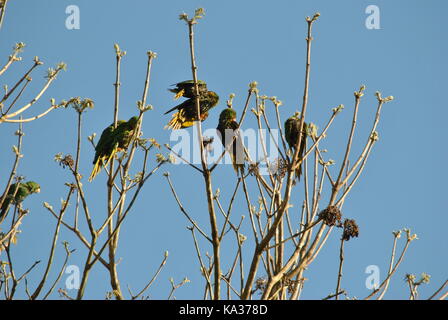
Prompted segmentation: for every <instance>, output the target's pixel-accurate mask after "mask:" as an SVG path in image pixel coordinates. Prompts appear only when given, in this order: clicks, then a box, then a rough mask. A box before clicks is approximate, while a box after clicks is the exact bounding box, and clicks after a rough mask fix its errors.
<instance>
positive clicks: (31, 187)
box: [0, 181, 40, 220]
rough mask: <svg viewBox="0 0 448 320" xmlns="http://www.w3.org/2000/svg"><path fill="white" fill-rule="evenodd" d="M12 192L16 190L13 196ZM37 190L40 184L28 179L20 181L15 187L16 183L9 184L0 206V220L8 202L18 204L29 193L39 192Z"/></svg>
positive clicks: (5, 211)
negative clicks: (0, 206)
mask: <svg viewBox="0 0 448 320" xmlns="http://www.w3.org/2000/svg"><path fill="white" fill-rule="evenodd" d="M16 188H17V192H16ZM14 192H16V195H15V196H14ZM39 192H40V185H39V184H38V183H36V182H34V181H28V182H25V183H22V182H20V183H19V186H18V187H17V183H13V184H11V186H10V187H9V190H8V194H7V196H6V198H5V201H4V202H3V205H2V208H1V210H0V220H2V219H3V217H4V216H5V215H6V213H7V211H8V207H9V206H10V204H16V205H17V204H20V203H22V201H23V200H25V198H26V197H28V196H29V195H30V194H33V193H39Z"/></svg>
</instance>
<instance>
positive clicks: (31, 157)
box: [0, 0, 448, 299]
mask: <svg viewBox="0 0 448 320" xmlns="http://www.w3.org/2000/svg"><path fill="white" fill-rule="evenodd" d="M71 4H76V5H78V6H79V8H80V13H81V28H80V30H67V29H66V28H65V19H66V17H67V15H66V14H65V8H66V7H67V6H68V5H71ZM370 4H375V5H377V6H378V7H379V8H380V10H381V11H380V12H381V29H380V30H368V29H367V28H366V27H365V24H364V23H365V19H366V17H367V15H366V14H365V8H366V7H367V6H368V5H370ZM197 7H204V8H205V10H206V16H205V18H204V19H203V20H201V21H200V23H199V25H198V26H197V27H196V30H197V48H196V49H197V55H198V66H199V77H200V78H201V79H204V80H206V81H207V83H208V84H209V87H210V88H213V90H215V91H216V92H218V94H219V95H220V96H221V103H220V105H219V106H218V107H217V108H219V109H220V108H222V107H224V106H225V99H226V98H227V96H228V95H229V94H230V93H232V92H233V93H235V94H236V98H235V104H236V105H239V108H241V106H242V104H243V103H244V99H245V95H246V92H247V84H248V83H249V82H251V81H254V80H256V81H258V83H259V88H260V91H261V93H263V94H267V95H275V96H277V97H278V98H279V99H281V100H282V101H283V102H284V106H282V107H281V108H282V112H283V113H282V115H283V118H285V117H286V116H289V115H290V114H292V113H293V112H294V111H295V110H296V109H297V106H298V104H299V101H300V99H301V94H302V90H303V77H304V55H305V41H304V37H305V32H306V23H305V21H304V17H305V16H308V15H312V14H314V12H317V11H318V12H320V13H321V17H320V19H319V21H318V22H317V23H316V24H315V27H314V39H315V41H314V42H313V49H312V55H313V56H312V76H311V90H310V101H309V106H310V111H309V114H308V115H309V119H310V120H311V121H313V122H315V123H316V124H317V125H318V126H319V127H320V128H322V127H323V125H324V124H325V122H326V120H327V119H328V115H329V113H330V110H331V108H332V107H334V106H336V105H338V104H341V103H342V104H344V105H345V106H346V108H345V110H344V112H343V114H342V115H340V117H339V118H338V119H337V122H336V124H335V126H334V127H333V128H332V130H331V131H330V132H329V139H327V141H326V142H325V148H327V149H328V150H329V152H330V154H329V157H331V158H333V159H335V160H336V161H340V160H341V159H340V157H341V156H340V154H341V152H342V150H341V148H343V141H344V139H345V138H346V135H347V127H348V125H349V123H350V119H351V110H352V107H353V91H354V90H356V89H357V88H359V86H360V85H361V84H365V85H366V86H367V90H366V95H365V98H364V100H363V102H362V105H361V107H360V116H359V126H358V128H359V136H358V140H357V141H356V142H355V144H354V152H355V154H357V153H358V152H359V151H360V148H361V146H362V144H363V143H364V142H365V137H366V134H367V132H368V130H369V129H370V127H371V121H372V120H373V115H374V110H375V106H376V99H375V97H374V92H375V91H377V90H380V91H381V92H382V93H383V95H384V96H386V95H393V96H394V97H395V101H393V102H392V103H389V104H387V105H386V106H385V107H384V109H383V113H382V121H381V123H380V125H379V127H378V131H379V135H380V140H379V142H378V143H377V145H376V146H375V148H374V151H373V154H372V155H371V157H370V160H369V163H368V165H367V168H366V170H365V171H364V173H363V176H362V178H361V180H360V181H359V183H358V184H357V185H356V187H355V188H354V190H353V192H352V193H351V196H350V198H349V199H348V200H347V201H346V203H345V205H344V214H345V216H346V217H350V218H355V219H356V220H357V221H358V224H359V226H360V237H359V238H358V239H354V240H352V241H350V242H349V243H348V244H347V246H346V260H345V266H344V275H345V278H344V280H343V285H342V287H343V288H345V289H347V290H348V292H349V294H350V296H356V297H360V298H361V297H364V296H366V295H367V294H368V293H369V291H368V290H367V289H366V287H365V285H364V281H365V278H366V276H367V275H366V274H365V273H364V270H365V268H366V267H367V266H368V265H378V266H379V267H380V270H381V272H382V273H381V276H382V278H383V277H384V275H385V273H386V270H387V267H388V262H389V258H390V249H391V245H392V231H393V230H397V229H400V228H402V227H409V228H411V230H412V231H413V232H415V233H417V235H418V237H419V239H420V240H418V241H416V242H413V243H412V244H411V247H410V249H409V251H408V254H407V256H406V259H405V261H404V262H403V264H402V265H401V267H400V269H399V270H398V272H397V273H396V275H395V277H394V280H393V281H392V283H391V288H390V289H389V294H388V295H387V296H386V297H387V298H397V299H400V298H407V297H408V291H407V287H406V285H405V282H404V281H403V278H404V275H405V274H406V273H415V274H420V273H422V272H426V273H429V274H430V275H431V276H432V277H431V283H430V285H429V286H428V287H423V288H421V289H420V292H421V296H422V297H426V296H427V295H428V294H429V293H430V292H432V291H434V290H435V289H436V288H438V286H439V285H440V284H441V282H442V281H445V280H446V277H447V272H446V270H448V257H447V255H446V248H447V245H448V240H447V237H446V230H445V228H446V226H447V224H448V215H447V211H446V198H445V197H446V181H447V179H448V174H447V170H446V166H445V165H446V162H447V160H448V152H447V148H446V139H447V133H446V129H445V128H446V119H447V116H448V109H447V106H446V96H445V93H446V89H445V85H446V74H447V73H448V72H447V71H448V70H447V69H448V68H447V63H446V57H447V56H448V45H447V42H446V34H447V31H448V30H447V26H446V22H445V15H446V12H447V10H448V3H447V2H446V1H442V0H437V1H436V0H431V1H425V2H424V1H379V0H377V1H360V0H356V1H355V0H351V1H338V2H336V1H292V0H290V1H285V0H282V1H275V2H274V1H265V0H263V1H244V2H242V1H234V0H230V1H225V2H217V1H188V2H186V1H180V0H178V1H137V0H136V1H132V2H129V3H126V2H123V1H85V0H84V1H73V0H71V1H67V0H58V1H51V0H41V1H25V0H16V1H10V3H9V4H8V10H7V14H6V17H5V21H4V24H3V27H2V30H1V32H0V38H1V41H0V50H1V52H2V55H1V56H2V58H1V59H3V60H5V59H6V58H7V55H8V54H9V52H10V49H11V48H12V46H13V45H14V43H16V42H19V41H23V42H25V43H26V45H27V47H26V49H25V52H24V53H23V54H22V56H23V62H21V63H17V64H15V65H14V66H13V67H11V69H10V70H9V71H8V72H7V74H5V75H4V76H3V78H2V79H1V83H0V84H1V85H3V84H4V83H9V84H11V83H12V82H13V81H14V79H17V77H18V76H19V75H21V74H22V73H23V72H24V71H25V70H26V69H27V68H28V67H29V66H30V65H31V63H32V58H33V57H34V56H36V55H37V56H39V57H40V58H41V59H42V60H43V61H44V62H45V65H44V67H45V68H41V69H39V70H38V71H36V73H35V74H34V76H33V79H34V81H33V85H31V86H30V90H28V92H27V94H26V95H25V98H26V99H25V100H23V101H26V100H27V99H30V98H31V96H32V93H34V92H35V91H36V90H37V89H38V88H39V86H40V85H41V83H42V81H43V80H42V78H43V76H44V74H45V73H44V70H45V69H46V68H47V67H49V66H53V65H55V64H56V63H57V62H59V61H64V62H66V63H67V64H68V69H67V72H63V73H62V74H61V75H60V76H59V77H58V79H57V81H55V83H54V85H53V86H52V87H51V88H50V90H48V91H47V93H46V94H45V95H44V97H43V98H42V99H41V101H40V102H39V103H38V104H37V105H36V106H34V107H33V109H32V110H30V111H29V112H28V113H27V114H28V115H31V114H35V113H37V112H38V111H42V110H44V109H45V108H46V107H47V106H48V101H49V99H50V98H52V97H54V98H55V99H56V100H57V101H60V100H61V99H68V98H70V97H72V96H81V97H89V98H91V99H93V100H94V101H95V108H94V109H93V110H90V111H88V113H87V115H86V117H85V124H84V133H83V134H84V140H83V151H82V153H83V158H82V161H81V164H80V165H81V167H80V170H81V172H83V173H84V175H87V174H88V173H89V172H90V170H91V161H92V158H93V150H92V148H90V146H89V145H88V142H87V139H86V137H87V136H88V135H90V134H91V133H92V132H96V133H100V132H101V130H102V129H103V128H104V127H105V126H107V125H109V124H110V123H111V121H112V108H113V86H112V83H113V82H114V62H115V56H114V49H113V44H114V43H119V44H120V46H121V47H122V49H123V50H126V51H127V55H126V56H125V57H124V59H123V62H122V92H121V94H122V99H121V106H122V107H121V111H120V118H123V119H127V118H129V117H130V116H131V115H134V114H135V113H136V107H135V103H136V101H137V100H139V99H140V97H141V91H142V88H143V79H144V73H145V67H146V54H145V53H146V51H147V50H153V51H155V52H157V53H158V58H157V59H156V60H155V61H154V65H153V69H152V78H151V80H152V81H151V87H150V93H149V103H151V104H152V105H153V106H154V110H153V111H150V112H148V113H147V115H146V116H145V123H144V126H143V131H144V135H145V136H146V137H154V138H156V139H157V140H158V141H159V142H160V143H167V142H169V131H167V130H163V126H164V125H165V124H166V122H167V121H168V120H169V118H170V117H169V116H163V112H164V110H166V109H167V108H168V107H171V106H172V105H173V101H172V95H171V93H169V92H168V91H167V90H166V88H168V87H169V86H170V85H171V84H173V83H175V82H177V81H181V80H185V79H189V78H191V73H190V68H189V56H188V42H187V40H188V37H187V30H186V26H185V25H184V23H183V22H181V21H179V20H178V15H179V14H180V13H182V12H184V11H185V12H187V13H189V14H191V13H192V12H193V11H194V9H195V8H197ZM218 114H219V112H218V110H216V111H215V112H212V114H211V115H210V117H209V119H208V120H207V121H206V122H204V127H205V128H213V127H215V126H216V123H217V118H218ZM246 126H247V127H250V126H255V122H254V121H253V119H248V120H247V122H246ZM15 130H16V126H15V125H11V124H2V125H1V126H0V134H1V137H2V138H1V140H0V150H3V151H2V156H1V157H0V168H1V170H0V176H1V177H2V180H1V181H2V185H3V184H4V181H5V177H6V176H7V174H8V173H9V170H10V167H11V164H12V160H13V155H12V153H11V152H10V151H9V150H11V145H12V144H15V143H16V142H15V136H14V135H13V133H14V131H15ZM24 130H25V133H26V136H25V140H24V149H23V153H24V154H25V157H24V158H23V159H22V161H21V163H20V167H19V173H20V174H22V175H24V176H26V177H27V179H31V180H35V181H38V182H40V183H41V185H42V192H41V193H40V194H39V195H34V196H32V197H31V198H29V199H28V200H27V201H26V202H25V206H26V207H28V208H30V209H31V214H30V215H29V216H27V217H26V218H25V220H24V223H23V226H22V231H23V232H22V234H21V235H20V237H19V244H18V245H17V246H16V247H15V248H14V251H13V259H14V261H15V264H16V268H17V273H19V274H21V273H22V272H24V271H25V270H26V269H27V268H28V267H29V266H30V265H31V264H32V263H33V262H34V261H35V260H43V262H44V261H46V259H47V256H48V251H49V249H48V247H49V244H50V242H51V237H52V232H53V230H54V226H55V222H56V221H55V219H53V218H52V217H51V216H50V214H49V213H48V212H47V211H46V210H45V209H44V208H43V207H42V202H43V201H47V202H49V203H51V204H52V205H53V206H54V207H58V206H59V204H60V200H61V198H62V197H64V196H65V193H66V190H65V187H64V186H63V184H64V182H66V181H72V178H71V177H70V176H69V174H68V172H67V171H66V170H65V171H64V170H63V169H62V168H60V167H59V166H58V165H57V164H56V163H55V162H54V161H53V156H54V155H55V154H56V153H58V152H63V153H72V154H73V153H74V151H75V145H74V142H75V133H76V127H75V113H74V111H73V110H65V111H64V110H57V111H54V112H52V113H51V114H50V115H49V116H47V117H45V118H44V119H41V120H38V121H35V122H33V123H30V124H26V125H25V128H24ZM190 130H191V129H190ZM338 154H339V156H338ZM151 162H152V165H153V164H154V157H152V159H151ZM164 171H170V173H171V176H172V179H173V182H174V183H175V185H176V187H177V191H178V192H179V195H180V197H181V199H182V201H183V204H184V205H185V207H186V208H187V210H188V211H189V212H190V213H191V215H192V216H194V218H195V219H197V221H198V223H200V224H201V226H203V227H204V228H205V229H207V230H208V214H207V211H206V201H205V199H204V198H203V194H202V192H203V182H202V179H201V177H200V175H198V174H197V173H196V172H193V171H192V169H191V168H190V167H188V166H165V167H163V170H162V171H160V172H159V174H158V175H157V176H155V177H154V179H152V180H151V181H149V183H148V184H147V185H146V186H145V188H144V190H143V195H144V196H143V197H141V198H140V200H139V201H138V202H137V204H136V206H135V210H134V212H132V214H131V215H130V216H129V218H128V220H127V221H126V223H125V224H124V226H123V228H122V232H121V241H120V246H119V252H118V256H119V257H120V258H121V259H122V260H121V262H120V264H119V267H118V269H119V275H120V280H121V284H122V288H123V290H124V291H126V286H127V285H129V286H130V287H131V288H132V289H133V291H134V292H135V291H137V290H138V289H140V288H141V287H142V286H143V285H144V284H145V283H146V282H147V281H148V280H149V278H150V277H151V276H152V274H153V272H154V271H155V269H156V268H157V266H158V265H159V263H160V261H161V259H162V257H163V253H164V251H165V250H168V251H169V252H170V256H169V259H168V263H167V265H166V268H165V269H164V270H163V272H162V273H161V275H160V276H159V279H158V282H157V284H156V285H155V286H154V287H153V288H152V290H151V291H150V292H149V294H150V296H151V298H154V299H164V298H166V297H167V296H168V293H169V286H170V285H169V281H168V279H169V278H170V277H173V278H174V279H175V281H176V282H178V281H180V280H182V278H183V277H185V276H186V277H188V278H189V279H190V280H191V283H190V284H188V285H187V286H185V287H183V288H181V289H179V290H178V291H177V292H176V297H177V298H179V299H182V298H198V299H199V298H201V297H202V287H203V282H202V279H201V277H200V273H199V265H198V263H197V259H196V254H195V251H194V247H193V245H192V244H193V243H192V239H191V235H190V232H189V231H188V230H187V229H186V226H188V224H187V221H186V220H185V219H184V217H183V216H182V214H181V213H180V212H179V210H178V208H177V205H176V203H175V202H174V201H173V198H172V195H171V194H170V192H169V188H168V185H167V183H166V181H165V178H164V177H163V176H162V174H161V173H162V172H164ZM230 175H233V170H232V169H231V167H230V166H222V167H221V168H219V169H218V170H216V175H215V178H214V188H215V189H216V188H218V187H219V188H220V189H221V190H223V192H222V197H223V199H224V202H225V203H227V201H228V196H229V195H228V194H229V192H231V191H230V189H231V188H233V186H234V182H233V180H231V181H229V178H228V177H229V176H230ZM104 182H105V181H104V174H102V175H101V177H99V178H98V179H97V180H96V181H95V182H94V183H93V184H89V183H87V181H86V182H85V187H86V191H87V192H88V193H89V200H90V204H91V207H92V212H93V214H94V215H95V216H96V215H98V216H99V217H103V216H104V215H105V209H104V208H105V188H104V186H105V184H104ZM193 182H194V183H196V184H197V188H196V187H195V188H192V187H191V185H192V183H193ZM224 190H225V191H224ZM254 198H255V196H254ZM73 207H74V205H72V208H71V211H70V212H69V213H68V214H67V217H70V216H71V215H72V214H73ZM241 214H245V215H246V216H248V215H247V212H246V207H245V204H244V203H243V199H242V197H240V198H239V199H238V202H237V207H236V209H235V212H234V217H238V216H239V215H241ZM96 221H98V222H97V223H99V221H100V220H96ZM249 232H250V230H249V229H247V232H246V233H247V234H249ZM339 237H340V233H339V232H334V233H333V234H332V236H331V237H330V239H329V240H328V242H327V245H326V247H325V248H324V249H323V250H322V252H321V254H320V256H319V257H318V259H317V260H316V261H315V262H314V263H313V264H312V265H311V267H310V268H309V270H307V272H306V273H305V276H306V277H307V278H308V281H307V283H306V285H305V290H304V292H303V295H302V297H303V298H308V299H312V298H317V299H318V298H322V297H324V296H326V295H328V294H330V293H332V292H333V291H334V288H335V284H336V275H337V268H338V243H339V241H338V239H339ZM62 240H67V241H69V242H70V246H71V248H76V249H77V251H76V252H75V253H74V254H73V256H72V258H71V261H70V262H69V263H70V264H75V265H79V266H82V265H83V263H84V259H85V256H86V250H85V249H84V246H83V245H82V244H81V243H80V242H79V241H78V240H77V239H76V238H74V237H73V236H72V235H71V233H70V232H69V231H67V230H65V229H62V233H61V236H60V241H62ZM227 241H228V244H227V245H225V247H224V249H223V254H224V257H227V258H228V259H229V255H228V254H229V252H233V251H232V250H233V247H232V246H234V242H233V239H230V238H229V239H228V240H227ZM403 242H404V240H402V241H401V244H402V243H403ZM207 250H208V251H209V252H212V249H211V248H208V249H207ZM251 255H252V249H251V248H248V249H247V250H246V251H245V256H246V257H249V256H251ZM63 256H64V251H63V248H62V247H59V249H58V250H57V258H56V261H55V264H54V266H53V272H52V273H51V277H52V278H54V277H55V276H56V272H57V271H59V266H60V264H61V262H62V258H63ZM231 257H233V255H232V256H231ZM247 264H248V263H247ZM43 265H44V263H42V265H41V266H40V267H39V268H38V269H36V270H35V271H33V274H32V275H31V276H30V280H33V279H36V277H37V276H38V275H40V274H41V273H42V271H43V267H44V266H43ZM64 281H65V279H63V282H61V283H60V285H59V286H58V287H61V286H63V285H64ZM35 285H36V283H35V282H33V281H31V282H30V287H31V288H34V286H35ZM109 290H110V286H109V280H108V275H107V274H106V272H105V269H104V268H103V267H102V266H101V265H99V264H98V265H97V266H96V267H95V269H94V271H93V274H92V275H91V277H90V282H89V285H88V287H87V293H86V296H85V297H86V298H99V299H102V298H103V297H104V295H105V292H106V291H109ZM22 292H23V291H22ZM69 294H72V295H74V294H75V292H74V291H69ZM53 298H58V295H57V293H55V294H54V295H53Z"/></svg>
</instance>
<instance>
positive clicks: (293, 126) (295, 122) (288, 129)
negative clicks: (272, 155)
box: [285, 114, 308, 181]
mask: <svg viewBox="0 0 448 320" xmlns="http://www.w3.org/2000/svg"><path fill="white" fill-rule="evenodd" d="M306 131H307V124H306V123H304V124H303V131H302V140H301V142H300V146H299V153H298V155H299V162H300V165H299V166H298V167H297V169H296V171H295V174H296V177H297V179H298V180H299V181H300V175H301V174H302V163H301V162H302V158H303V155H304V152H305V150H306V138H307V136H308V135H307V132H306ZM299 137H300V115H299V114H295V115H293V116H292V117H290V118H288V119H287V120H286V121H285V138H286V141H287V142H288V145H289V148H290V149H291V150H292V151H293V154H294V153H295V148H296V145H297V143H298V142H299Z"/></svg>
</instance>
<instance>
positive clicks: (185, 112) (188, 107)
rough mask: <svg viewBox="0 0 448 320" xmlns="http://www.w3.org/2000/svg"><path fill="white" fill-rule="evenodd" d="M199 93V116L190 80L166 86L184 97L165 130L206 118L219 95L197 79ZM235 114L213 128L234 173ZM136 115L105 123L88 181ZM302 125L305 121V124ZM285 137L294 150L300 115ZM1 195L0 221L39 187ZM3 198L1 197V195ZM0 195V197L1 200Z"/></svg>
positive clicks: (227, 112) (120, 145) (240, 165)
mask: <svg viewBox="0 0 448 320" xmlns="http://www.w3.org/2000/svg"><path fill="white" fill-rule="evenodd" d="M197 85H198V93H199V116H198V115H197V105H196V88H195V84H194V81H192V80H187V81H183V82H179V83H177V84H175V85H174V86H175V87H174V88H172V89H168V90H169V91H171V92H173V93H174V94H175V99H179V98H181V97H184V98H186V99H187V100H185V101H184V102H182V103H180V104H178V105H177V106H175V107H173V108H172V109H170V110H168V111H167V112H165V114H167V113H170V112H173V111H175V110H177V111H176V112H175V113H174V114H173V115H172V118H171V120H170V121H169V122H168V124H167V125H166V126H165V128H167V129H172V130H177V129H182V128H188V127H191V126H192V125H193V124H194V122H195V121H198V120H200V121H201V122H202V121H204V120H206V119H207V118H208V113H209V111H210V110H211V109H212V108H213V107H215V106H216V105H217V104H218V102H219V96H218V95H217V94H216V92H214V91H209V90H208V88H207V84H206V83H205V82H204V81H200V80H199V81H198V83H197ZM236 119H237V113H236V111H235V109H233V108H230V107H229V108H225V109H224V110H223V111H222V112H221V114H220V115H219V122H218V126H217V128H216V130H217V133H218V136H219V137H220V139H221V142H222V145H223V146H224V148H226V150H227V151H228V152H229V154H230V157H231V159H232V164H233V168H234V169H235V171H236V172H237V173H238V172H239V171H241V172H242V171H243V170H244V161H245V154H244V152H245V151H244V150H245V148H244V145H243V141H242V139H241V137H240V134H239V124H238V122H237V120H236ZM139 122H140V118H139V117H137V116H134V117H132V118H130V119H129V120H128V121H124V120H119V121H117V124H116V125H115V123H113V124H111V125H110V126H108V127H107V128H106V129H104V130H103V132H102V133H101V136H100V139H99V141H98V143H97V145H96V146H95V157H94V159H93V170H92V173H91V174H90V177H89V181H92V180H93V179H94V178H95V177H96V176H97V175H98V174H99V173H100V171H101V169H102V168H104V167H105V166H107V164H108V163H109V161H110V160H111V159H113V158H114V156H115V155H116V154H117V153H118V152H122V151H126V150H127V148H128V147H129V144H130V143H131V141H132V139H133V137H134V135H135V131H136V130H138V126H139ZM305 126H306V124H305ZM284 132H285V138H286V141H287V142H288V145H289V148H290V150H292V151H293V152H294V151H295V148H296V145H297V143H298V140H299V137H300V116H299V115H298V114H295V115H293V116H291V117H290V118H288V119H287V120H286V121H285V131H284ZM306 138H307V133H306V130H304V131H303V132H302V139H301V144H300V147H299V151H298V154H299V157H303V153H304V151H305V149H306ZM301 170H302V169H301V165H300V166H299V167H298V168H297V169H296V172H295V175H296V177H297V179H300V175H301ZM7 192H8V193H7V195H6V197H4V198H5V199H4V201H3V204H2V206H1V208H0V222H1V221H3V220H4V218H5V215H6V213H7V211H8V210H9V207H10V206H11V204H15V205H19V204H20V203H21V202H22V201H23V200H24V199H25V198H26V197H27V196H29V195H30V194H33V193H39V192H40V186H39V184H38V183H36V182H34V181H29V182H23V183H22V182H18V183H16V184H12V185H11V186H10V188H9V190H8V191H7ZM1 198H3V197H1ZM1 198H0V199H1Z"/></svg>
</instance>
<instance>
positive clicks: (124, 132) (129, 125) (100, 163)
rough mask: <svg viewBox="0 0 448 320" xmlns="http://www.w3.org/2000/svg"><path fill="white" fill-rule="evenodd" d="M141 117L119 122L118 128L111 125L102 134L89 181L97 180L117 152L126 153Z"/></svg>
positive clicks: (96, 148)
mask: <svg viewBox="0 0 448 320" xmlns="http://www.w3.org/2000/svg"><path fill="white" fill-rule="evenodd" d="M138 121H139V117H137V116H135V117H132V118H131V119H129V120H128V121H125V120H118V121H117V127H116V128H114V124H111V125H110V126H108V127H107V128H106V129H104V130H103V133H101V137H100V140H99V141H98V144H97V145H96V147H95V157H94V159H93V165H94V166H93V169H92V173H91V174H90V177H89V181H92V180H93V179H95V177H96V176H97V175H98V173H99V172H100V171H101V169H102V168H103V167H104V166H106V165H107V164H108V163H109V161H110V160H111V159H112V158H113V157H114V155H115V154H116V153H117V152H121V151H125V150H126V149H127V148H128V146H129V144H130V142H131V140H132V137H133V136H134V131H135V130H136V129H137V126H138Z"/></svg>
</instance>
